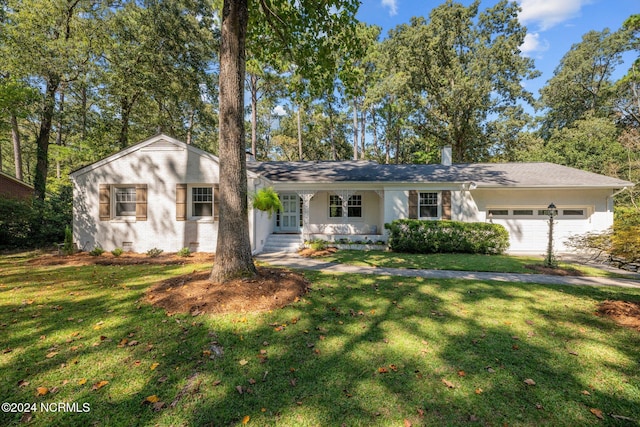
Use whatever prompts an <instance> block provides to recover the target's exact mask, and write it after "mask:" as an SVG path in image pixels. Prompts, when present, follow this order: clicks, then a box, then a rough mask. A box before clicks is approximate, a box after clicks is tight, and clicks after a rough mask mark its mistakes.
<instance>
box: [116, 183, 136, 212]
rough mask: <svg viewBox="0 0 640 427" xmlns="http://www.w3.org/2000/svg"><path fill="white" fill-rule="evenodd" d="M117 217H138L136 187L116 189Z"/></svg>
mask: <svg viewBox="0 0 640 427" xmlns="http://www.w3.org/2000/svg"><path fill="white" fill-rule="evenodd" d="M113 192H114V201H115V203H114V205H115V206H114V208H115V216H116V217H125V216H136V187H135V186H127V187H114V190H113Z"/></svg>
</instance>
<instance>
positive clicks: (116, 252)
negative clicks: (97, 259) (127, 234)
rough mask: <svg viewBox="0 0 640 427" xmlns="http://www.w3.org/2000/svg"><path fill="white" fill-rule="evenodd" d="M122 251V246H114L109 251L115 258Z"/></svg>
mask: <svg viewBox="0 0 640 427" xmlns="http://www.w3.org/2000/svg"><path fill="white" fill-rule="evenodd" d="M123 253H124V250H123V249H122V248H115V249H114V250H112V251H111V255H113V256H114V257H116V258H117V257H119V256H120V255H122V254H123Z"/></svg>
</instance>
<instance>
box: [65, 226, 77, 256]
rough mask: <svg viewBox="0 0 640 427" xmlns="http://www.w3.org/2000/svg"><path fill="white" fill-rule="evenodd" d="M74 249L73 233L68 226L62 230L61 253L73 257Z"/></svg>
mask: <svg viewBox="0 0 640 427" xmlns="http://www.w3.org/2000/svg"><path fill="white" fill-rule="evenodd" d="M74 252H75V248H74V246H73V231H71V227H69V226H68V225H67V226H66V227H65V228H64V245H62V253H64V254H65V255H73V253H74Z"/></svg>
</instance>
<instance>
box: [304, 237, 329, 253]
mask: <svg viewBox="0 0 640 427" xmlns="http://www.w3.org/2000/svg"><path fill="white" fill-rule="evenodd" d="M308 244H309V248H311V249H313V250H314V251H323V250H325V249H327V245H328V242H327V241H326V240H322V239H317V240H311V241H310V242H308Z"/></svg>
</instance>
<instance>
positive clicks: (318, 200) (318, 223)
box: [263, 189, 387, 252]
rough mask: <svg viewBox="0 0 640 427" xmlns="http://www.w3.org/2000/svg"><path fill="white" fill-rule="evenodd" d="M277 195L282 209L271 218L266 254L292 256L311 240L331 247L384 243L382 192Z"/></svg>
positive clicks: (358, 190)
mask: <svg viewBox="0 0 640 427" xmlns="http://www.w3.org/2000/svg"><path fill="white" fill-rule="evenodd" d="M278 194H279V197H280V201H281V202H282V207H283V209H282V210H281V211H279V212H277V213H276V214H275V215H274V216H273V218H272V224H271V227H272V232H271V234H270V235H269V236H268V237H267V239H266V241H265V245H264V248H263V251H265V252H276V251H278V252H294V251H295V250H297V249H298V248H299V247H301V246H303V245H304V242H306V241H310V240H326V241H329V242H332V243H333V244H376V243H379V242H386V240H387V238H386V235H385V233H384V223H383V218H384V192H383V191H382V190H369V189H338V190H292V191H285V190H280V191H278Z"/></svg>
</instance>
